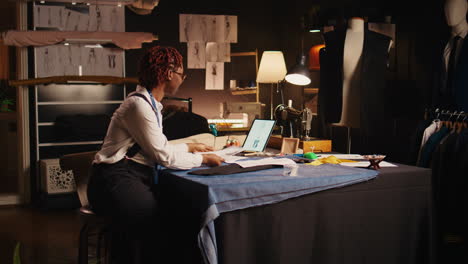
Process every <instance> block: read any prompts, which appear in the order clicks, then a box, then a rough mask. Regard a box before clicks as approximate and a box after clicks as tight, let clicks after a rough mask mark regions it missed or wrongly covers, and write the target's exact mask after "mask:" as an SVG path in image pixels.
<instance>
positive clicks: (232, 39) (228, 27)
mask: <svg viewBox="0 0 468 264" xmlns="http://www.w3.org/2000/svg"><path fill="white" fill-rule="evenodd" d="M223 22H224V41H222V42H228V43H237V16H224V21H223Z"/></svg>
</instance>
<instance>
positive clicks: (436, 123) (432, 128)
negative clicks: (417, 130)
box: [416, 120, 441, 164]
mask: <svg viewBox="0 0 468 264" xmlns="http://www.w3.org/2000/svg"><path fill="white" fill-rule="evenodd" d="M440 126H441V123H440V121H439V120H434V121H432V123H431V124H430V125H429V126H428V127H427V128H426V129H425V130H424V133H423V137H422V139H421V144H420V145H419V153H418V159H417V162H416V164H419V160H420V159H421V151H422V149H423V148H424V145H425V144H426V142H427V140H428V139H429V137H431V136H432V134H434V133H435V132H436V131H437V130H439V128H440Z"/></svg>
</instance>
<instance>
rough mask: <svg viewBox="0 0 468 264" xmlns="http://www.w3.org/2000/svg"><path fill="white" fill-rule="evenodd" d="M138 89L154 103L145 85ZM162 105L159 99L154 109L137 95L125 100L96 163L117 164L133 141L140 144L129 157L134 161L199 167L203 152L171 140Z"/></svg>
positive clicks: (174, 166)
mask: <svg viewBox="0 0 468 264" xmlns="http://www.w3.org/2000/svg"><path fill="white" fill-rule="evenodd" d="M135 92H136V93H140V94H142V95H143V96H145V97H146V98H147V99H148V101H149V102H151V99H150V96H149V93H148V92H147V90H146V88H144V87H141V86H137V88H136V91H135ZM155 101H156V100H155ZM162 108H163V106H162V104H161V103H160V102H158V101H156V109H154V108H153V106H152V105H150V104H148V102H146V101H145V100H144V99H143V98H140V97H138V96H132V97H128V98H127V99H125V101H124V102H123V103H122V104H121V105H120V106H119V108H118V109H117V110H116V111H115V112H114V114H113V115H112V119H111V122H110V124H109V128H108V129H107V135H106V137H105V138H104V144H103V145H102V148H101V150H100V151H99V152H98V153H97V154H96V156H95V158H94V161H93V163H108V164H112V163H116V162H118V161H120V160H121V159H123V158H124V157H125V154H126V153H127V150H128V149H129V148H130V147H132V146H133V144H135V143H138V145H140V147H141V150H140V151H139V152H138V153H137V154H136V155H135V156H133V157H132V158H130V159H131V160H133V161H135V162H138V163H141V164H144V165H147V166H151V167H153V166H154V164H155V163H157V164H160V165H162V166H164V167H168V168H173V169H190V168H193V167H198V166H200V165H201V163H202V160H203V157H202V155H201V154H196V153H195V154H194V153H190V152H188V146H187V144H169V143H168V141H167V138H166V136H165V135H164V134H163V129H162V115H161V110H162ZM156 115H158V118H156Z"/></svg>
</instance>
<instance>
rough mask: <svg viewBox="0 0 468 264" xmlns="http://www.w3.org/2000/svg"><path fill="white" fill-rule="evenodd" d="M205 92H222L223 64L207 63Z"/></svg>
mask: <svg viewBox="0 0 468 264" xmlns="http://www.w3.org/2000/svg"><path fill="white" fill-rule="evenodd" d="M205 90H224V63H223V62H207V63H206V77H205Z"/></svg>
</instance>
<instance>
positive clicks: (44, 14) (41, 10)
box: [34, 5, 63, 30]
mask: <svg viewBox="0 0 468 264" xmlns="http://www.w3.org/2000/svg"><path fill="white" fill-rule="evenodd" d="M62 10H63V7H60V6H43V5H40V6H35V8H34V27H35V28H44V29H57V30H58V29H60V28H61V27H62V25H61V18H60V15H61V12H62Z"/></svg>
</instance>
